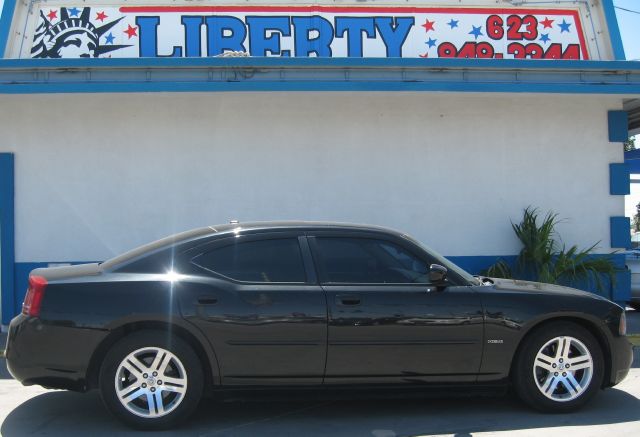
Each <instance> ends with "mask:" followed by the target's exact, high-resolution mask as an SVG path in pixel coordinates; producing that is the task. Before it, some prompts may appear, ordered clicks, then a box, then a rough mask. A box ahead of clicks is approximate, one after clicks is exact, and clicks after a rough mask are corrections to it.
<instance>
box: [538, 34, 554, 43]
mask: <svg viewBox="0 0 640 437" xmlns="http://www.w3.org/2000/svg"><path fill="white" fill-rule="evenodd" d="M540 41H542V42H543V43H545V44H546V43H548V42H549V41H551V38H549V34H548V33H543V34H542V35H541V36H540Z"/></svg>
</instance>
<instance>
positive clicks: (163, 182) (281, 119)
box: [0, 92, 624, 262]
mask: <svg viewBox="0 0 640 437" xmlns="http://www.w3.org/2000/svg"><path fill="white" fill-rule="evenodd" d="M620 108H621V100H620V99H619V98H616V97H603V96H573V95H571V96H568V95H567V96H565V95H537V96H529V95H506V94H505V95H496V94H493V95H489V94H482V95H469V94H464V95H462V94H434V93H293V92H292V93H202V94H199V93H191V94H77V95H21V96H3V98H2V100H1V101H0V129H1V131H2V132H3V144H2V150H3V151H13V152H15V154H16V155H15V163H16V168H15V171H16V187H15V188H16V196H15V199H16V220H15V221H16V261H17V262H37V261H45V262H47V261H48V262H52V261H57V262H61V261H89V260H102V259H106V258H108V257H111V256H112V255H115V254H117V253H119V252H122V251H125V250H127V249H130V248H132V247H135V246H137V245H140V244H143V243H145V242H148V241H150V240H153V239H156V238H159V237H162V236H165V235H167V234H171V233H173V232H176V231H181V230H185V229H189V228H193V227H197V226H203V225H210V224H216V223H221V222H226V221H228V220H229V219H239V220H241V221H249V220H272V219H310V220H311V219H313V220H338V221H348V222H365V223H372V224H380V225H385V226H390V227H394V228H398V229H401V230H404V231H407V232H408V233H410V234H412V235H414V236H416V237H417V238H418V239H420V240H422V241H424V242H425V243H427V244H429V245H431V246H432V247H433V248H435V249H437V250H438V251H440V252H442V253H443V254H445V255H452V256H453V255H456V256H475V255H509V254H516V253H517V252H518V250H519V246H518V244H517V241H516V239H515V237H514V235H513V231H512V230H511V225H510V220H512V221H518V220H519V219H520V218H521V214H522V210H523V209H524V208H525V207H526V206H528V205H536V206H539V207H540V208H541V209H542V210H544V211H546V210H549V209H551V210H554V211H556V212H558V213H559V214H560V216H561V217H563V218H566V221H565V222H564V223H563V224H562V225H560V226H559V231H560V233H561V235H562V236H563V237H564V241H565V242H566V243H567V244H569V245H571V244H579V245H582V246H586V245H590V244H592V243H595V242H597V241H599V240H600V241H601V247H600V252H608V251H610V248H609V247H608V246H609V217H610V216H621V215H624V197H623V196H611V195H609V167H608V163H610V162H622V161H623V151H622V147H621V145H620V144H611V143H609V142H608V137H607V111H608V110H611V109H620Z"/></svg>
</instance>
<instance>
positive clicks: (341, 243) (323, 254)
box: [316, 237, 429, 284]
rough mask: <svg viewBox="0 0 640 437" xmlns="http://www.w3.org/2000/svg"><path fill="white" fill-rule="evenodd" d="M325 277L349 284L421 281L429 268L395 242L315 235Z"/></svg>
mask: <svg viewBox="0 0 640 437" xmlns="http://www.w3.org/2000/svg"><path fill="white" fill-rule="evenodd" d="M316 244H317V248H318V252H319V253H318V254H319V258H320V263H321V267H322V270H323V271H324V275H325V281H326V282H330V283H350V284H424V283H428V272H429V268H428V266H427V264H426V263H425V262H424V261H422V260H421V259H419V258H417V257H416V256H414V255H413V254H412V253H410V252H409V251H407V250H406V249H404V248H403V247H401V246H398V245H397V244H395V243H392V242H389V241H385V240H376V239H370V238H336V237H328V238H324V237H320V238H317V239H316Z"/></svg>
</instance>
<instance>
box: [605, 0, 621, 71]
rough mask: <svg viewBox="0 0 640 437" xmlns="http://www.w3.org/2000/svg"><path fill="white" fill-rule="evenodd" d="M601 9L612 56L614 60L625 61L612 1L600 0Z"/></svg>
mask: <svg viewBox="0 0 640 437" xmlns="http://www.w3.org/2000/svg"><path fill="white" fill-rule="evenodd" d="M602 7H603V8H604V16H605V18H606V20H607V28H608V29H609V38H611V47H612V48H613V56H614V57H615V59H616V60H624V59H626V55H625V53H624V45H623V44H622V36H621V35H620V27H619V26H618V17H617V16H616V8H615V5H614V4H613V0H602Z"/></svg>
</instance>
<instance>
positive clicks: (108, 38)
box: [105, 32, 116, 44]
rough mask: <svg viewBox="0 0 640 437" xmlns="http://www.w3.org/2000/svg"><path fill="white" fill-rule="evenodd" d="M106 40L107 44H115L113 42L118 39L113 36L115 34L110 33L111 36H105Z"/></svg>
mask: <svg viewBox="0 0 640 437" xmlns="http://www.w3.org/2000/svg"><path fill="white" fill-rule="evenodd" d="M105 38H106V39H107V44H113V40H115V39H116V37H115V36H113V33H111V32H109V35H107V36H105Z"/></svg>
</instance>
